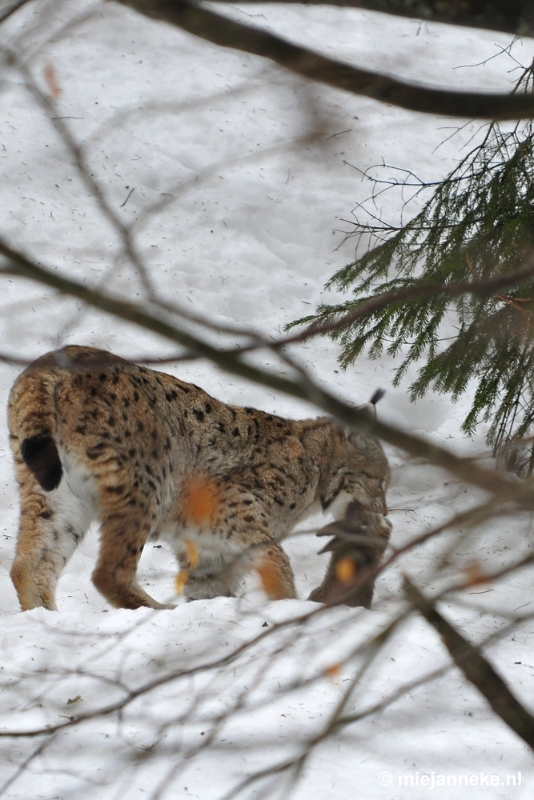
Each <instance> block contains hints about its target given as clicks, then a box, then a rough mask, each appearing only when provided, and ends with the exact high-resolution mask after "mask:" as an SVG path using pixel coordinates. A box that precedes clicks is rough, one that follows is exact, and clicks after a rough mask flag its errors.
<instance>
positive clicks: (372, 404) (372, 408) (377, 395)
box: [358, 389, 386, 419]
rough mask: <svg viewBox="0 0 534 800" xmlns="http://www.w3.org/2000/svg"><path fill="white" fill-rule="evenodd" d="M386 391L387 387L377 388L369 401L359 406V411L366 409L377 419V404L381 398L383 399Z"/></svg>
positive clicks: (367, 412) (372, 417) (366, 411)
mask: <svg viewBox="0 0 534 800" xmlns="http://www.w3.org/2000/svg"><path fill="white" fill-rule="evenodd" d="M385 393H386V390H385V389H377V390H376V391H375V392H373V395H372V397H371V399H370V400H369V402H368V403H364V404H363V406H358V411H365V413H366V414H368V415H369V416H370V417H371V419H376V404H377V403H378V401H379V400H381V399H382V398H383V397H384V395H385Z"/></svg>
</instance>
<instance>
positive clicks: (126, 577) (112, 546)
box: [92, 475, 174, 609]
mask: <svg viewBox="0 0 534 800" xmlns="http://www.w3.org/2000/svg"><path fill="white" fill-rule="evenodd" d="M116 479H117V481H118V480H120V478H119V477H118V476H116ZM127 481H128V475H124V483H122V484H121V483H118V482H117V483H114V484H113V485H109V486H104V487H103V488H102V489H101V492H100V501H99V503H98V507H99V510H100V553H99V556H98V561H97V564H96V567H95V569H94V571H93V575H92V579H93V583H94V585H95V586H96V588H97V589H98V591H99V592H100V593H101V594H103V595H104V597H105V598H106V600H108V602H109V603H111V605H112V606H115V607H116V608H131V609H134V608H139V607H140V606H148V607H149V608H159V609H162V608H174V606H172V605H163V604H161V603H158V602H157V601H156V600H154V598H153V597H150V595H149V594H147V592H145V590H144V589H142V588H141V586H140V585H139V583H138V582H137V566H138V563H139V559H140V558H141V553H142V552H143V548H144V546H145V542H146V540H147V539H148V537H149V535H150V534H151V533H152V532H153V531H154V530H155V529H156V522H157V519H158V511H157V509H158V503H157V501H158V499H159V500H160V498H159V497H158V496H157V493H156V492H154V493H153V494H152V495H151V496H150V497H147V496H146V495H145V497H144V498H143V500H135V499H134V498H133V497H132V496H131V495H130V493H129V492H128V482H127Z"/></svg>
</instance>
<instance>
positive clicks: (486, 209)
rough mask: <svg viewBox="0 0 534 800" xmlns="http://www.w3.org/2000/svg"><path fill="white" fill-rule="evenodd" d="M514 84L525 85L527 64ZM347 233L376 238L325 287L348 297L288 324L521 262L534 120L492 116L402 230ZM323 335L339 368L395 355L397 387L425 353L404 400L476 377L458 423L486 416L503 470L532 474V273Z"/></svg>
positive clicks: (407, 303) (529, 240)
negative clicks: (490, 290)
mask: <svg viewBox="0 0 534 800" xmlns="http://www.w3.org/2000/svg"><path fill="white" fill-rule="evenodd" d="M517 88H521V90H524V91H532V72H531V70H527V71H525V73H524V74H523V76H522V78H521V80H520V81H519V83H518V86H516V90H517ZM410 180H411V179H410ZM412 185H413V184H412ZM419 185H420V187H421V188H424V187H425V184H423V183H420V184H419ZM351 235H357V236H359V237H360V239H362V237H367V238H368V239H371V241H372V242H374V244H375V246H374V247H372V248H370V249H368V250H367V251H366V252H365V253H364V254H363V255H362V256H360V257H358V258H357V259H356V260H355V261H354V262H353V263H351V264H349V265H348V266H346V267H344V268H343V269H341V270H339V271H338V272H337V273H336V274H335V275H334V276H333V277H332V278H331V280H330V281H329V282H328V284H327V287H333V288H336V289H340V290H342V291H349V290H350V291H351V296H350V298H349V299H347V300H345V301H344V302H340V303H337V304H334V305H327V304H323V305H321V306H319V308H318V309H317V313H316V314H315V315H313V316H309V317H305V318H303V319H300V320H297V321H296V322H294V323H292V324H291V325H290V326H289V327H292V326H294V325H299V324H303V323H306V324H312V326H316V325H322V324H324V323H333V322H336V321H338V320H340V319H341V318H342V317H343V316H344V315H346V314H347V313H350V312H351V311H354V310H355V309H357V308H358V306H360V305H361V304H362V303H363V302H365V301H366V300H368V299H369V298H370V297H373V296H375V295H377V294H381V293H383V292H387V291H392V290H396V291H399V290H401V291H402V290H410V289H411V288H413V287H414V286H424V285H425V284H431V285H432V284H434V285H435V284H439V285H443V286H447V285H451V284H458V283H465V282H467V281H471V282H473V281H484V280H486V279H488V278H492V277H495V276H498V275H502V274H503V273H510V272H512V271H513V272H515V271H517V270H518V269H520V268H521V267H524V266H525V264H526V263H528V260H529V259H531V258H532V257H533V253H534V129H533V126H532V123H531V122H527V123H518V124H517V125H515V127H513V129H511V130H505V129H504V128H503V127H501V126H500V125H498V124H497V123H492V124H491V125H489V126H488V129H487V130H486V132H485V135H484V137H483V140H482V142H481V143H480V144H478V145H477V146H476V147H475V148H473V149H472V150H471V151H470V152H469V153H468V155H466V156H465V157H464V158H463V159H462V161H461V162H460V163H459V164H458V165H457V166H456V168H455V169H454V170H453V171H452V172H451V173H450V174H449V176H448V177H447V178H446V179H445V180H444V181H443V182H441V183H439V184H438V185H437V187H436V188H435V190H434V191H433V193H432V195H431V197H430V199H429V200H428V201H427V202H426V203H425V204H424V205H423V207H422V210H421V211H420V213H418V214H417V216H415V217H414V218H413V219H412V220H411V221H410V222H408V223H407V224H404V225H402V227H400V228H392V227H391V226H387V225H385V224H382V223H380V222H379V223H378V224H373V225H368V224H367V225H366V224H361V223H359V222H357V223H356V230H355V233H354V234H351ZM377 241H378V243H377ZM451 313H452V319H453V320H454V327H455V329H456V335H455V336H454V337H453V338H452V340H451V339H448V340H447V341H446V342H445V341H443V339H442V336H443V329H444V325H443V323H444V321H445V318H446V317H447V321H448V322H450V321H451ZM329 335H330V336H331V337H332V338H333V339H335V340H337V341H339V342H340V343H341V345H342V348H343V349H342V355H341V357H340V363H341V365H342V366H343V367H344V368H346V367H348V365H349V364H351V363H352V362H353V361H354V359H355V358H356V357H357V356H358V355H359V354H360V353H361V352H362V350H363V349H364V348H366V347H367V348H368V350H369V353H370V355H371V357H374V358H379V357H380V355H381V354H382V353H383V352H384V351H386V352H387V353H389V354H390V355H394V356H396V355H402V362H401V364H400V366H399V367H398V369H397V371H396V374H395V378H394V385H398V383H399V382H400V380H401V378H402V377H403V375H404V374H405V372H406V370H407V368H408V366H409V365H410V364H411V363H413V362H416V361H418V360H419V359H421V357H423V356H424V357H425V359H426V361H425V363H424V365H423V366H422V367H421V368H420V369H419V372H418V377H417V379H416V380H415V382H414V383H413V384H412V385H411V386H410V389H409V391H410V395H411V398H412V400H415V399H417V398H419V397H422V396H423V395H424V394H425V392H426V391H427V390H428V389H429V388H430V387H433V388H434V389H436V390H437V391H439V392H448V393H450V394H451V396H452V398H453V399H457V398H458V397H459V396H460V395H461V394H462V393H463V392H464V391H465V389H466V387H467V384H468V382H469V381H470V380H472V379H473V380H475V381H476V382H477V385H476V391H475V395H474V400H473V404H472V407H471V409H470V411H469V413H468V415H467V417H466V418H465V420H464V422H463V429H464V431H465V432H466V433H468V434H471V433H473V432H474V430H475V428H476V426H477V424H478V423H479V422H481V421H483V420H484V421H487V422H490V428H489V433H488V437H487V440H488V443H489V444H491V445H493V448H494V452H496V453H498V452H499V451H500V452H501V454H502V452H503V448H506V452H507V454H508V455H507V458H508V459H509V460H511V463H510V464H509V466H510V467H512V468H514V469H516V471H518V472H520V473H521V472H522V473H527V472H528V473H529V474H530V472H531V471H532V466H533V463H534V459H532V458H531V454H530V450H529V451H528V455H527V456H526V457H525V451H524V450H522V449H521V447H518V446H517V443H518V442H519V440H521V439H523V438H524V437H525V436H527V435H528V433H529V432H530V431H531V430H532V427H533V424H534V346H533V345H534V281H533V282H530V283H527V284H525V283H524V284H522V285H520V286H516V287H513V288H512V290H510V291H507V292H506V295H502V294H493V295H490V296H487V295H486V296H480V295H478V296H476V295H470V294H463V295H461V296H459V297H456V298H453V299H451V297H450V296H446V295H444V294H441V293H439V292H434V293H432V294H430V295H428V296H426V297H423V298H419V299H413V298H412V299H405V300H401V301H399V302H395V303H393V304H390V305H388V306H387V307H386V308H383V309H382V310H379V311H376V312H374V313H372V314H370V315H367V316H364V317H363V318H360V319H357V320H353V321H352V322H350V323H349V324H347V325H344V326H342V327H341V328H339V329H338V330H335V331H333V332H331V333H330V334H329ZM511 443H512V446H510V445H511ZM514 443H515V444H514Z"/></svg>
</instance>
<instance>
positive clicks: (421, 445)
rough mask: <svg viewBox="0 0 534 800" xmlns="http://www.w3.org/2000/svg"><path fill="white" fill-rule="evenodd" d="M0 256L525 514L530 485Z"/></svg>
mask: <svg viewBox="0 0 534 800" xmlns="http://www.w3.org/2000/svg"><path fill="white" fill-rule="evenodd" d="M0 255H2V256H4V258H5V259H6V263H5V265H4V267H3V268H0V274H1V273H3V274H9V275H17V276H19V277H25V278H28V279H30V280H32V281H36V282H37V283H40V284H42V285H45V286H49V287H50V288H52V289H56V290H57V291H59V292H61V293H62V294H65V295H70V296H71V297H77V298H78V299H80V300H83V302H85V303H87V304H88V305H90V306H93V307H94V308H99V309H100V310H101V311H104V312H105V313H107V314H112V315H113V316H115V317H117V318H118V319H122V320H125V321H126V322H131V323H133V324H134V325H139V326H140V327H142V328H144V329H145V330H149V331H152V332H153V333H156V334H158V335H159V336H161V337H162V338H164V339H168V340H169V341H172V342H175V343H177V344H181V345H182V346H183V347H186V348H188V349H189V350H190V351H192V352H193V353H195V354H196V355H198V356H199V357H201V358H208V359H209V360H210V361H212V362H213V363H214V364H216V365H217V366H218V367H220V368H221V369H224V370H226V371H227V372H230V373H232V374H234V375H239V376H240V377H242V378H246V379H247V380H251V381H254V382H256V383H258V384H259V385H261V386H269V387H270V388H272V389H276V390H277V391H280V392H284V393H285V394H288V395H290V396H292V397H296V398H298V399H299V400H305V401H307V402H309V403H314V404H315V405H316V406H317V407H318V408H321V409H322V410H323V411H325V412H326V413H327V414H330V415H332V416H333V417H336V418H337V419H338V420H339V421H340V422H341V423H343V424H344V425H347V426H349V427H353V428H355V429H358V430H360V431H362V432H364V433H369V434H371V435H375V436H378V437H379V438H380V439H383V440H384V441H385V442H388V444H391V445H393V446H394V447H399V448H400V449H401V450H404V451H405V452H407V453H409V454H410V455H411V456H414V457H416V458H424V459H426V460H427V461H429V462H430V463H431V464H434V465H435V466H437V467H441V468H443V469H446V470H448V471H450V472H452V473H453V474H455V475H456V476H457V477H459V478H460V479H461V480H465V481H467V482H468V483H471V484H473V485H475V486H478V487H479V488H481V489H484V490H485V491H487V492H491V493H493V494H496V495H498V496H499V498H500V499H501V500H512V499H515V500H516V501H517V502H519V503H521V504H522V506H523V507H526V508H531V507H532V505H533V503H534V499H533V497H532V489H531V488H530V482H528V481H527V482H525V483H521V484H517V483H515V482H513V481H511V480H509V479H508V478H506V477H505V476H503V475H499V474H497V473H495V472H492V471H490V470H486V469H483V468H482V467H480V466H478V465H477V464H475V463H474V462H473V461H471V460H469V459H463V458H458V457H457V456H455V455H454V454H453V453H450V452H449V451H448V450H445V449H444V448H442V447H438V446H437V445H435V444H432V443H430V442H427V441H426V440H425V439H423V438H421V437H419V436H415V435H414V434H413V433H412V434H408V433H405V432H404V431H403V430H401V429H400V428H396V427H395V426H393V425H387V424H385V423H384V422H379V421H378V420H373V419H372V418H371V417H370V416H369V414H367V413H366V411H365V410H363V411H362V410H358V409H357V408H354V407H352V406H350V405H348V404H347V403H344V402H343V401H341V400H339V399H338V398H337V397H335V396H334V395H332V394H330V393H329V392H327V391H325V390H324V389H321V388H320V387H319V386H317V385H316V384H315V383H313V381H312V380H311V379H310V378H309V377H308V376H307V375H306V374H305V373H304V372H303V371H299V373H298V379H297V380H288V379H287V378H284V377H282V376H281V375H277V374H275V373H273V372H267V371H266V370H263V369H259V368H258V367H255V366H253V365H251V364H248V363H246V362H245V361H244V359H243V356H242V355H241V354H240V353H239V352H236V351H235V350H231V351H228V350H218V349H217V348H215V347H213V346H212V345H210V344H208V343H207V342H205V341H203V340H202V339H200V338H198V337H195V336H193V335H192V334H190V333H188V332H186V331H183V330H181V329H180V328H178V327H176V326H175V325H173V324H171V322H169V321H167V320H166V319H164V318H163V315H162V311H161V309H160V308H157V307H156V308H155V310H154V312H153V313H152V312H151V311H150V307H149V310H147V309H146V308H142V307H139V306H136V305H134V304H133V303H128V302H125V301H124V300H121V299H119V298H115V297H113V296H111V295H109V294H105V293H104V292H101V291H97V290H95V289H91V288H90V287H88V286H87V285H86V284H83V283H78V282H77V281H73V280H71V279H70V278H67V277H66V276H64V275H61V273H59V272H57V271H55V270H54V271H52V270H50V269H45V268H44V267H42V266H40V265H38V264H36V263H34V262H32V261H30V260H29V259H28V258H26V257H25V256H24V255H22V254H21V253H19V252H17V251H15V250H13V249H12V248H11V247H9V245H8V244H6V243H5V242H4V241H3V240H2V239H0ZM169 318H170V315H169Z"/></svg>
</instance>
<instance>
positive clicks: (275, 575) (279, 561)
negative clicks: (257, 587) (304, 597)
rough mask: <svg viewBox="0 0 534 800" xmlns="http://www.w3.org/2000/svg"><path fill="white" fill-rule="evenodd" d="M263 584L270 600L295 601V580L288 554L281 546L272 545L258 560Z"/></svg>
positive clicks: (258, 568) (257, 563) (257, 565)
mask: <svg viewBox="0 0 534 800" xmlns="http://www.w3.org/2000/svg"><path fill="white" fill-rule="evenodd" d="M256 569H257V570H258V572H259V575H260V579H261V584H262V586H263V589H264V591H265V592H266V594H267V596H268V598H269V600H294V599H295V598H296V596H297V593H296V591H295V579H294V577H293V570H292V569H291V564H290V562H289V558H288V557H287V554H286V553H285V552H284V551H283V550H282V548H281V547H280V545H278V544H272V545H270V546H269V547H266V548H265V550H263V551H262V552H261V553H260V555H259V557H258V559H257V560H256Z"/></svg>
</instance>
